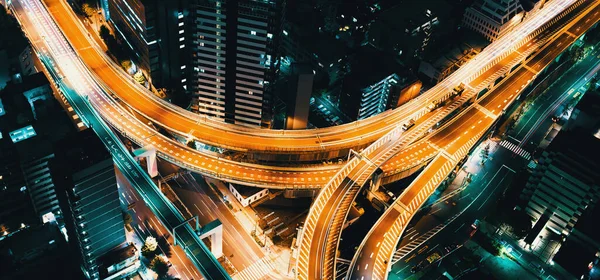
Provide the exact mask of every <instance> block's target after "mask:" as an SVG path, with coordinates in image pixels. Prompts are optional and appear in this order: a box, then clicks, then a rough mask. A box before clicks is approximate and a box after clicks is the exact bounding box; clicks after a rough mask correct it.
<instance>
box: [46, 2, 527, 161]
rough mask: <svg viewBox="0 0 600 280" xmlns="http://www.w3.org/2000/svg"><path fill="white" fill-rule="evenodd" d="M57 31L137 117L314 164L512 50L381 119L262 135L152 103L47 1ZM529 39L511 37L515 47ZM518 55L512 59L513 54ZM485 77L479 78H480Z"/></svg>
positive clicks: (381, 130)
mask: <svg viewBox="0 0 600 280" xmlns="http://www.w3.org/2000/svg"><path fill="white" fill-rule="evenodd" d="M45 2H46V4H47V6H48V7H49V9H50V11H51V12H52V13H53V15H60V16H54V19H55V21H56V22H57V24H58V26H59V27H60V28H61V29H62V31H63V33H64V34H65V36H66V38H67V39H68V41H69V42H70V43H71V45H72V46H73V47H74V49H75V50H76V51H77V53H78V54H79V57H80V58H81V60H82V61H83V62H84V63H85V64H86V65H87V67H88V68H89V69H91V70H92V72H93V73H94V74H95V75H96V76H97V77H98V78H99V80H100V81H101V82H102V83H103V84H104V85H105V88H106V89H108V90H110V91H112V92H113V93H114V94H115V95H116V96H118V97H119V98H121V100H122V101H124V102H125V103H126V104H128V105H129V106H131V107H132V108H133V109H135V110H136V111H137V112H139V113H141V114H142V115H144V116H146V117H147V118H149V119H151V120H153V121H154V122H155V123H157V124H160V125H161V126H163V127H165V128H167V129H169V130H171V131H174V132H177V133H179V134H181V135H184V136H193V137H194V138H195V139H198V140H199V141H200V142H202V143H206V144H209V145H212V146H216V147H221V148H225V149H230V150H237V151H250V152H254V153H256V154H263V155H264V156H262V157H261V156H257V157H258V158H269V159H272V160H277V159H278V158H277V157H269V156H267V155H265V154H284V155H285V156H283V157H281V159H283V160H290V159H291V160H295V161H305V160H308V161H314V160H320V159H328V158H335V157H339V156H344V155H346V154H347V152H348V149H349V148H354V149H359V148H363V147H366V146H367V145H368V144H370V143H372V142H374V141H375V140H377V139H378V138H380V137H382V136H383V135H384V134H385V133H387V132H388V131H390V130H391V129H393V128H395V127H397V126H399V125H401V124H402V123H404V122H407V121H408V120H409V119H411V118H415V117H416V116H419V115H421V114H423V113H424V112H425V111H426V107H427V106H429V105H430V103H431V102H432V101H433V100H437V99H440V98H442V96H443V95H447V94H450V92H451V91H452V89H453V88H454V87H455V86H456V85H458V84H459V83H461V82H469V81H470V80H472V79H478V80H481V81H484V80H486V79H488V78H490V77H491V76H493V75H495V73H496V71H487V72H485V73H483V72H484V71H485V70H486V67H492V66H494V65H496V63H497V62H498V60H500V59H502V58H503V56H504V55H508V54H510V53H506V52H505V49H507V48H509V47H511V46H513V45H514V44H512V43H511V42H504V43H502V44H496V45H494V47H492V48H496V51H491V50H489V49H486V50H487V51H485V52H483V53H482V54H479V55H478V56H477V59H475V60H473V61H470V62H468V63H467V64H465V65H464V66H463V67H461V68H460V69H459V70H457V71H456V72H455V73H453V74H452V75H451V76H450V77H449V78H448V79H446V80H444V81H442V82H441V83H439V84H438V85H436V86H435V87H434V88H432V89H431V90H429V91H427V92H426V93H424V94H422V95H421V96H419V97H418V98H417V99H415V100H413V101H411V102H409V103H407V104H405V105H403V106H402V107H400V108H398V109H396V110H394V111H389V112H385V113H382V114H380V115H378V116H375V117H372V118H369V119H366V120H361V121H358V122H354V123H350V124H345V125H341V126H336V127H330V128H322V129H310V130H298V131H283V130H265V129H260V128H254V127H246V126H240V125H232V124H226V123H223V122H222V121H220V120H215V119H211V118H205V117H201V116H198V115H196V114H193V113H191V112H188V111H186V110H183V109H181V108H177V107H175V106H173V105H171V104H169V103H167V102H165V101H162V100H160V99H158V98H157V97H155V96H154V95H153V94H152V93H150V92H149V91H147V90H145V89H144V88H141V87H140V86H139V85H137V84H135V83H134V82H133V81H132V79H131V78H130V77H128V76H126V75H125V74H124V73H122V71H121V70H120V69H118V66H115V64H114V63H112V62H110V60H109V59H108V58H107V57H106V56H105V55H104V54H102V51H101V50H99V48H98V47H97V46H96V45H95V44H94V43H91V42H92V41H93V40H92V39H91V38H89V36H88V34H87V32H86V31H84V29H83V28H82V26H81V23H80V22H79V21H78V20H77V19H76V18H75V17H74V16H73V12H72V11H71V10H70V8H69V7H67V6H66V5H65V4H64V1H61V0H45ZM528 34H529V33H525V32H521V33H515V34H514V36H515V38H516V39H517V41H520V39H522V38H524V37H526V36H527V35H528ZM513 55H516V54H513ZM480 72H482V73H483V75H480V74H482V73H480Z"/></svg>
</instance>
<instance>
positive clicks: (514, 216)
mask: <svg viewBox="0 0 600 280" xmlns="http://www.w3.org/2000/svg"><path fill="white" fill-rule="evenodd" d="M502 219H503V221H502V225H503V226H506V227H507V229H508V230H509V231H510V233H512V234H513V235H514V236H515V237H516V238H517V239H522V238H525V236H527V234H528V233H529V231H530V230H531V227H532V223H531V218H529V215H527V214H525V213H523V212H521V211H516V210H514V211H512V212H510V213H506V214H505V215H504V217H502Z"/></svg>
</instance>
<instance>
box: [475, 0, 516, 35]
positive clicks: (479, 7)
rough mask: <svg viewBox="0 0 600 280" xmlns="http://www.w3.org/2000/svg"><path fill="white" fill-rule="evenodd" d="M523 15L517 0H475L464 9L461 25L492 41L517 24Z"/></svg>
mask: <svg viewBox="0 0 600 280" xmlns="http://www.w3.org/2000/svg"><path fill="white" fill-rule="evenodd" d="M524 15H525V13H524V10H523V6H521V2H520V1H519V0H476V1H475V3H473V5H471V7H469V8H467V10H466V11H465V15H464V17H463V25H464V26H466V27H467V28H470V29H473V30H475V31H477V32H479V33H481V34H482V35H483V36H485V38H486V39H487V40H488V41H490V42H493V41H495V40H496V39H498V38H499V37H500V36H502V35H504V34H505V33H507V32H509V31H510V30H512V29H513V27H515V26H516V25H517V24H519V23H520V22H521V20H522V19H523V16H524Z"/></svg>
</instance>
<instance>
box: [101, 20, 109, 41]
mask: <svg viewBox="0 0 600 280" xmlns="http://www.w3.org/2000/svg"><path fill="white" fill-rule="evenodd" d="M110 37H111V35H110V30H108V27H106V25H104V24H103V25H102V26H100V38H102V40H104V41H105V42H106V41H107V40H108V38H110Z"/></svg>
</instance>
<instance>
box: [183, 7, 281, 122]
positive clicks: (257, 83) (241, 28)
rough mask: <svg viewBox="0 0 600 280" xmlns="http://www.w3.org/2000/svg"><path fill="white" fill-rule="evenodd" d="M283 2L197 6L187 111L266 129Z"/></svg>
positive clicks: (269, 115)
mask: <svg viewBox="0 0 600 280" xmlns="http://www.w3.org/2000/svg"><path fill="white" fill-rule="evenodd" d="M284 5H285V2H284V0H265V1H258V0H243V1H231V0H230V1H226V0H224V1H215V0H198V1H196V3H195V5H194V7H193V9H192V10H193V12H194V13H195V14H194V18H195V22H194V24H193V25H194V28H195V31H194V34H193V37H194V39H193V46H192V48H193V49H192V53H193V56H194V57H193V60H192V63H193V71H192V72H193V74H192V76H191V79H192V83H193V85H192V92H193V94H194V100H193V101H192V109H193V110H195V111H197V112H199V113H200V114H203V115H207V116H210V117H214V118H218V119H222V120H224V121H226V122H229V123H236V124H244V125H251V126H262V127H270V126H271V119H272V108H273V82H274V80H275V76H276V74H277V72H278V68H279V41H280V33H281V24H282V22H281V20H282V17H283V14H284V13H283V8H284Z"/></svg>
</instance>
